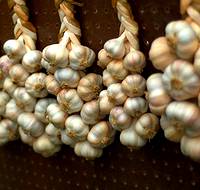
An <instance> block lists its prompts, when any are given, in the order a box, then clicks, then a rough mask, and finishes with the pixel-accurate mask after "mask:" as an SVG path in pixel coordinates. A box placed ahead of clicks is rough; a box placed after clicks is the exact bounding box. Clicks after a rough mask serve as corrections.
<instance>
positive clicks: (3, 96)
mask: <svg viewBox="0 0 200 190" xmlns="http://www.w3.org/2000/svg"><path fill="white" fill-rule="evenodd" d="M9 101H10V96H9V95H8V94H7V93H6V92H3V91H0V115H2V116H3V115H4V114H5V110H6V104H7V103H8V102H9Z"/></svg>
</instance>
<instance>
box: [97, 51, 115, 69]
mask: <svg viewBox="0 0 200 190" xmlns="http://www.w3.org/2000/svg"><path fill="white" fill-rule="evenodd" d="M111 61H112V58H111V57H110V56H109V55H108V53H107V52H106V50H105V49H101V50H100V51H99V53H98V62H97V65H98V66H100V67H101V68H102V69H105V68H106V67H107V65H108V63H110V62H111Z"/></svg>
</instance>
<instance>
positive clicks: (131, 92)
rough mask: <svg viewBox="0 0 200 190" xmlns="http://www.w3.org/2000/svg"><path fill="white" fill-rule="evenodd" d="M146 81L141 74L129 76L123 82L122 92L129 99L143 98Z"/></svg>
mask: <svg viewBox="0 0 200 190" xmlns="http://www.w3.org/2000/svg"><path fill="white" fill-rule="evenodd" d="M145 89H146V80H145V79H144V78H143V77H142V76H141V75H139V74H133V75H128V76H127V77H126V78H125V79H124V80H123V81H122V90H123V92H124V93H125V94H126V95H127V96H129V97H136V96H143V95H144V91H145Z"/></svg>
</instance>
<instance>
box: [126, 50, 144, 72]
mask: <svg viewBox="0 0 200 190" xmlns="http://www.w3.org/2000/svg"><path fill="white" fill-rule="evenodd" d="M145 65H146V64H145V56H144V54H143V53H142V52H141V51H137V50H134V51H133V50H132V51H130V52H129V53H128V54H127V55H126V56H125V58H124V60H123V66H124V68H125V69H127V70H128V71H130V72H131V73H141V72H142V71H143V68H144V67H145Z"/></svg>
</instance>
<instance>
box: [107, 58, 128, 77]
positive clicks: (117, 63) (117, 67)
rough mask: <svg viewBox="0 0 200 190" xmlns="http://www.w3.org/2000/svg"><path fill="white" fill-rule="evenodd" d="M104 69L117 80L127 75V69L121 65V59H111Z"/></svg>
mask: <svg viewBox="0 0 200 190" xmlns="http://www.w3.org/2000/svg"><path fill="white" fill-rule="evenodd" d="M106 69H107V70H108V72H109V73H110V74H111V75H112V76H113V77H114V78H115V79H117V80H123V79H124V78H125V77H126V76H127V75H128V71H127V70H126V68H125V67H124V66H123V61H122V60H113V61H111V62H110V63H109V64H108V65H107V67H106Z"/></svg>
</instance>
